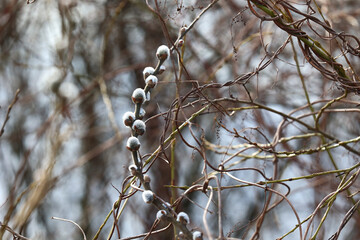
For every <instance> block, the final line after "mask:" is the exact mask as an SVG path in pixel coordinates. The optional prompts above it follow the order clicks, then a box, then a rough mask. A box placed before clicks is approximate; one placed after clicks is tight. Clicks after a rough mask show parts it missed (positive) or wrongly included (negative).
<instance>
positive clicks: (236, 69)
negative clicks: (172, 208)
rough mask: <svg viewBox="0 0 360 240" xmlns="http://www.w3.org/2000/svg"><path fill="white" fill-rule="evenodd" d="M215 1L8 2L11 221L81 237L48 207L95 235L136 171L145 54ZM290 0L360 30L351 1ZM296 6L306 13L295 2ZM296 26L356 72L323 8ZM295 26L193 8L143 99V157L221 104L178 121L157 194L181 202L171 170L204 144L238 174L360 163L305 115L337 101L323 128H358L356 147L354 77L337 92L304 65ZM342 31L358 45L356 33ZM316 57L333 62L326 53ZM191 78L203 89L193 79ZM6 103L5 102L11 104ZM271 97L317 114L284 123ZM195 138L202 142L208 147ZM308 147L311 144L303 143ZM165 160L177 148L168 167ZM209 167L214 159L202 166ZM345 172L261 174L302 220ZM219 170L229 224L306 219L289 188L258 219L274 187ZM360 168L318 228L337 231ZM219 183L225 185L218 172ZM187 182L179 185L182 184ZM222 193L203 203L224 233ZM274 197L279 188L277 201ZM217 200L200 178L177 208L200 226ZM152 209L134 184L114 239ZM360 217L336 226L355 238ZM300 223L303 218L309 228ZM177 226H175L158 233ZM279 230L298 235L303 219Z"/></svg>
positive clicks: (5, 214) (4, 84)
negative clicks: (178, 43) (132, 141)
mask: <svg viewBox="0 0 360 240" xmlns="http://www.w3.org/2000/svg"><path fill="white" fill-rule="evenodd" d="M210 2H211V1H209V0H206V1H196V0H187V1H181V0H178V1H159V0H158V1H148V4H149V5H150V6H151V8H153V10H154V11H155V12H157V13H158V14H159V16H160V17H161V18H160V17H159V16H158V15H157V14H155V13H154V12H153V11H152V10H151V9H150V8H149V6H148V5H147V2H146V1H129V0H122V1H121V0H59V1H49V0H37V1H33V2H31V1H30V2H28V3H27V2H25V1H24V0H23V1H19V0H2V1H1V2H0V107H1V108H0V127H2V126H3V129H4V132H3V134H2V135H1V137H0V221H1V222H2V224H4V225H7V226H9V227H10V228H11V229H13V230H14V231H15V232H17V233H20V234H21V235H23V236H26V237H28V238H31V239H82V236H81V232H80V231H79V230H78V229H77V228H76V227H75V226H74V225H72V224H71V223H67V222H62V221H57V220H54V219H51V217H60V218H65V219H70V220H73V221H74V222H76V223H78V224H79V225H80V226H81V227H82V229H83V230H84V232H85V234H86V236H87V238H88V239H93V237H94V236H95V234H96V232H97V231H98V230H99V228H100V226H101V224H102V223H103V222H104V220H105V218H106V216H107V214H108V213H109V211H110V210H111V209H112V207H113V204H114V203H115V202H116V201H117V200H118V198H119V191H122V187H123V186H122V184H123V181H124V179H125V178H126V177H127V176H129V172H128V166H129V165H130V164H131V154H130V153H129V151H128V150H126V148H125V143H126V140H127V138H128V137H129V136H130V131H129V129H127V128H126V127H124V125H123V124H122V115H123V114H124V113H125V112H126V111H132V110H133V108H134V106H133V103H132V102H131V99H130V96H131V94H132V91H133V90H134V89H135V88H139V87H140V88H143V87H144V86H145V83H144V80H143V76H142V71H143V69H144V68H145V67H147V66H152V67H155V65H156V63H157V60H156V56H155V53H156V49H157V48H158V46H160V45H163V44H165V45H167V46H169V47H171V46H172V44H173V42H174V41H175V40H176V39H177V36H178V32H179V30H180V28H181V27H183V26H189V24H190V23H191V22H192V21H193V20H194V19H195V18H196V17H197V16H198V15H199V14H200V13H201V11H202V10H204V9H205V8H206V7H207V6H208V5H209V4H210ZM255 2H256V1H255ZM270 2H272V1H270ZM306 2H308V5H306ZM292 4H294V5H293V6H295V7H296V8H297V9H298V10H299V11H302V12H304V13H308V14H311V15H312V16H314V17H316V18H318V19H321V21H322V22H326V21H327V23H329V24H330V26H331V28H332V29H333V30H334V31H336V32H338V33H340V32H344V33H348V34H354V35H355V36H356V35H358V33H359V15H360V11H359V9H360V2H358V1H350V0H347V1H340V0H334V1H324V0H317V1H300V0H299V1H292ZM309 6H311V7H312V8H310V7H309ZM281 10H282V8H281V7H279V11H281ZM256 11H257V12H258V13H259V14H261V15H264V12H261V11H260V10H259V9H257V8H256ZM293 17H294V18H296V19H301V18H302V17H303V16H301V15H300V14H295V13H293ZM323 17H324V19H326V20H323ZM303 23H304V22H303ZM302 29H303V31H305V32H306V33H307V34H308V35H309V36H310V37H312V38H314V39H316V40H317V41H319V44H321V46H322V47H323V48H324V49H326V51H328V52H329V53H330V54H331V55H332V56H333V57H334V58H335V59H336V61H338V62H339V63H341V64H344V68H345V70H346V71H347V72H348V73H350V72H351V73H350V74H349V76H351V77H352V80H354V81H355V82H356V81H358V79H357V74H356V72H358V71H359V66H360V65H359V56H358V55H354V54H351V52H350V51H348V50H349V49H348V46H347V45H346V44H345V43H344V42H343V41H341V40H339V39H337V38H333V37H332V36H330V34H329V32H328V31H325V29H324V27H323V26H321V25H319V24H315V23H314V22H311V24H308V25H307V24H306V22H305V23H304V25H303V26H302ZM319 35H320V36H325V37H328V38H327V39H323V38H321V37H319ZM288 37H289V35H288V34H287V33H286V32H285V31H284V30H282V29H280V28H279V27H277V26H276V25H275V24H274V22H272V21H263V22H261V20H260V19H259V18H258V17H257V16H255V15H254V13H253V12H252V11H251V9H249V7H248V3H247V1H243V0H227V1H223V0H220V1H218V2H217V3H216V4H215V5H213V6H212V7H211V8H210V9H209V10H208V11H207V12H205V13H204V14H203V15H202V16H201V17H200V19H199V21H198V22H197V23H196V24H195V25H194V27H193V28H192V29H191V30H190V31H189V32H188V33H187V35H186V37H185V44H184V47H183V48H181V49H180V48H179V51H173V52H172V55H171V58H170V59H169V60H168V61H167V62H166V63H165V66H166V68H167V70H166V71H165V73H163V74H162V75H160V76H159V80H160V83H159V84H158V86H157V88H156V89H154V91H152V92H151V101H150V102H147V103H146V105H145V106H144V109H145V111H146V117H145V119H146V120H147V132H146V133H145V135H144V136H142V137H141V138H140V140H141V143H142V147H141V154H142V155H143V157H144V158H145V159H146V156H148V155H149V154H151V153H152V152H154V151H155V150H156V148H158V146H159V145H160V144H161V143H162V142H163V141H164V139H165V138H166V137H167V136H169V133H170V132H171V128H172V127H174V126H176V124H175V125H174V123H177V124H178V125H180V124H181V123H183V122H184V121H185V120H186V119H188V118H189V117H190V116H191V115H192V114H193V113H195V112H196V111H197V110H199V109H200V108H201V107H202V106H204V105H205V104H207V103H209V102H210V100H212V101H214V102H215V101H217V102H216V104H214V106H213V107H211V108H209V109H207V110H206V111H205V112H203V113H202V114H201V115H200V116H198V117H196V118H195V119H194V120H193V121H192V124H191V128H190V129H191V130H192V131H189V128H187V129H184V131H183V132H182V136H181V137H180V136H178V137H177V138H176V145H174V148H175V156H171V152H170V148H166V149H164V150H163V152H162V153H161V154H160V155H159V157H158V158H157V159H156V161H155V163H154V164H153V165H151V167H150V168H149V171H148V174H149V175H150V176H151V179H152V182H151V183H152V188H153V191H154V192H155V193H156V194H157V195H158V196H160V197H161V198H163V199H164V200H165V201H168V202H172V201H173V199H172V196H173V197H174V195H172V194H174V193H172V190H171V189H173V188H171V187H169V185H171V172H172V170H173V171H174V174H175V179H173V180H174V182H173V183H174V184H175V185H178V186H191V185H193V184H195V183H198V184H202V183H203V181H204V178H203V177H204V171H203V168H204V163H205V162H204V155H206V160H207V161H208V162H209V164H211V165H212V166H215V167H219V166H220V165H223V166H226V167H227V168H229V169H231V168H234V169H238V170H237V171H235V172H234V173H233V176H236V177H237V178H240V179H243V180H245V181H248V182H254V183H256V182H259V181H265V180H269V179H270V178H272V177H273V176H274V175H273V173H274V169H276V171H277V173H276V176H277V178H278V179H286V178H291V177H301V176H306V175H311V174H313V173H316V172H324V171H332V170H336V169H345V168H349V167H351V166H353V165H355V164H357V163H358V162H359V155H357V153H356V152H351V151H349V150H348V149H345V148H343V147H342V146H334V147H333V148H331V149H330V150H325V149H317V147H319V146H322V145H324V144H327V143H328V144H330V145H331V144H332V143H334V141H333V140H331V139H327V138H326V139H325V140H324V139H323V135H322V134H321V133H319V132H317V131H314V129H315V127H314V126H315V123H314V118H313V116H315V115H313V114H312V112H314V111H315V112H316V111H319V110H320V109H321V108H322V107H324V106H325V105H326V104H327V103H329V102H332V101H333V102H334V104H331V106H329V107H328V109H329V111H328V112H326V111H325V112H324V113H323V115H322V116H321V118H320V119H319V125H318V126H320V129H321V130H322V132H325V133H327V134H329V135H331V136H335V137H336V139H337V140H340V141H349V140H351V139H355V140H353V141H352V142H351V143H349V144H348V146H350V147H351V148H353V149H356V150H358V149H359V145H358V139H356V138H357V137H358V136H359V109H358V106H359V104H360V101H359V97H358V95H357V94H355V93H352V92H351V91H349V92H348V94H347V95H346V96H344V97H341V96H342V95H343V94H344V91H343V88H342V87H341V85H340V84H338V83H337V82H336V79H329V78H328V77H326V76H324V75H322V74H321V73H320V72H319V70H318V69H316V68H314V67H313V66H312V65H311V64H309V63H308V61H307V60H306V58H305V57H304V54H303V51H302V50H301V48H300V47H299V43H298V40H297V39H295V38H292V42H290V40H289V39H288ZM347 40H348V42H347V43H348V44H352V45H354V46H356V41H355V40H354V39H347ZM349 52H350V53H349ZM179 56H181V59H182V64H179ZM296 61H297V62H298V63H297V64H296ZM319 62H320V64H323V65H326V64H324V62H323V61H321V59H320V60H319ZM326 68H327V69H329V67H328V66H327V67H326ZM244 76H245V77H244ZM239 79H241V80H240V81H238V82H237V80H239ZM228 82H231V84H228V85H227V84H226V83H228ZM195 83H197V84H198V85H199V86H205V87H203V88H201V90H196V87H195V86H196V84H195ZM243 83H246V84H245V85H244V84H243ZM212 84H213V85H212ZM214 84H218V85H214ZM222 84H225V85H222ZM215 86H217V87H215ZM18 89H19V90H20V92H18V93H17V90H18ZM195 90H196V91H195ZM198 91H199V92H198ZM200 92H201V94H200ZM188 93H191V94H190V95H189V94H188ZM179 97H180V98H181V99H182V102H181V104H182V106H180V107H179V109H181V110H180V111H179V112H178V114H176V112H175V109H177V108H178V105H176V102H174V100H175V99H177V98H179ZM339 97H341V99H340V98H339ZM336 98H339V99H338V100H334V99H336ZM226 99H230V100H229V101H227V100H226ZM242 101H243V102H242ZM244 102H247V103H244ZM249 102H250V103H249ZM251 102H255V103H256V104H259V105H261V106H259V105H256V104H251ZM309 102H311V103H312V104H311V107H309V104H308V103H309ZM186 104H190V105H188V106H187V105H186ZM9 106H12V109H11V111H10V113H9V114H8V107H9ZM242 107H248V108H244V109H239V108H242ZM266 107H267V108H269V109H272V110H276V111H278V112H281V113H284V114H289V113H290V112H293V113H292V114H294V116H295V117H296V118H298V119H300V120H301V121H303V122H304V123H306V124H308V125H310V126H313V127H314V128H312V129H309V128H307V127H306V126H304V125H302V124H299V123H296V122H293V121H285V123H284V124H285V126H283V125H281V124H282V123H281V122H282V121H283V120H284V119H286V117H284V116H281V115H280V114H278V113H275V112H274V111H272V110H269V109H267V108H266ZM225 109H226V110H225ZM336 109H337V110H336ZM8 116H10V118H9V119H8V120H7V117H8ZM292 116H293V115H292ZM6 120H7V121H6ZM279 129H280V130H279ZM278 131H280V133H279V132H278ZM300 135H306V137H304V136H302V137H298V138H294V140H289V139H288V140H286V139H282V141H281V142H280V143H277V145H276V151H277V152H278V153H279V154H278V155H277V157H274V153H273V152H271V151H266V149H267V148H266V145H267V144H269V143H271V142H273V141H274V139H277V138H291V137H292V136H300ZM185 140H186V142H184V141H185ZM196 140H198V141H196ZM199 141H201V144H199ZM255 143H256V144H255ZM261 144H262V145H261ZM166 146H167V145H166ZM191 146H197V147H198V149H199V148H200V149H201V151H202V153H203V155H201V154H199V152H198V151H197V150H196V148H195V147H191ZM262 146H263V147H262ZM264 146H265V147H264ZM304 149H305V150H306V149H313V150H314V149H315V150H314V151H308V152H306V151H304V152H301V151H302V150H304ZM258 151H259V152H258ZM296 151H298V152H296ZM281 153H283V154H282V155H281ZM290 153H293V154H292V155H291V154H290ZM166 160H168V161H175V163H174V168H171V167H170V165H169V164H168V163H167V161H166ZM275 162H276V163H275ZM254 169H256V170H258V171H260V172H261V173H263V174H264V175H265V176H266V177H267V178H268V179H265V177H264V175H262V174H259V172H258V171H256V170H254ZM355 170H358V167H357V168H355ZM355 170H354V171H355ZM207 172H208V173H211V172H213V170H212V169H211V168H209V167H207ZM339 173H340V172H338V173H335V174H324V175H322V176H319V177H314V178H309V179H307V178H303V179H300V180H298V181H291V182H290V181H286V182H285V183H286V186H285V185H276V186H274V185H271V184H269V185H267V186H268V187H273V188H274V189H276V190H277V191H279V192H282V194H288V199H289V200H290V201H291V203H292V205H293V206H294V208H295V209H296V212H297V214H298V216H299V218H300V220H301V221H303V220H305V219H306V218H307V217H309V216H311V214H312V213H313V212H314V211H315V209H316V207H317V205H318V204H319V203H320V202H321V201H322V200H323V199H324V198H325V197H326V196H327V195H328V194H330V193H331V192H334V191H336V189H338V187H339V184H340V183H341V181H342V175H341V174H339ZM353 173H354V172H352V173H351V174H353ZM351 174H350V175H351ZM214 175H215V174H214ZM350 175H349V176H350ZM349 176H348V175H346V176H345V179H346V177H349ZM217 177H218V178H219V179H220V181H221V184H222V186H233V188H231V189H224V190H222V191H221V193H222V199H221V200H222V208H221V209H222V217H223V219H222V221H223V222H222V227H223V231H224V235H225V236H227V237H233V238H243V239H251V238H252V239H276V238H279V237H281V236H283V235H284V234H286V233H288V232H289V231H290V230H291V229H293V228H294V227H295V225H296V224H297V223H298V220H297V218H296V216H295V215H294V211H293V210H292V209H291V208H290V206H289V204H288V203H287V202H286V201H283V202H281V203H279V204H276V205H275V208H274V209H272V210H271V211H269V212H268V213H267V215H266V216H265V218H264V223H262V222H261V221H259V216H261V214H262V211H263V210H264V204H265V203H266V201H267V199H271V198H268V197H269V192H268V191H264V189H262V188H258V187H254V186H248V187H235V186H236V185H238V184H240V183H239V182H237V181H236V180H234V179H231V178H230V177H229V176H227V175H226V174H217ZM354 178H355V180H354V181H353V182H352V186H351V187H349V188H348V191H343V192H342V193H341V194H339V195H337V199H336V201H335V202H334V203H333V205H332V206H331V211H330V212H329V213H328V216H327V219H326V221H325V223H324V224H323V226H322V228H321V229H320V232H319V235H318V237H317V238H316V239H329V238H330V237H331V236H332V235H333V234H334V233H335V232H336V231H337V230H338V228H339V226H340V224H341V222H342V221H343V219H344V217H345V215H346V212H348V211H349V210H350V209H351V207H352V206H353V205H354V203H355V202H356V201H358V199H359V198H358V196H357V194H356V193H357V191H358V190H359V185H360V183H359V181H356V179H357V175H354ZM210 185H211V186H213V187H217V185H216V182H211V184H210ZM264 186H265V185H264ZM183 192H184V190H183V189H175V194H176V196H180V194H182V193H183ZM351 194H353V195H352V196H351V197H349V196H350V195H351ZM214 195H217V193H216V192H214ZM214 198H215V200H213V201H212V204H211V206H210V209H209V212H208V213H207V214H208V224H209V226H210V229H211V232H212V234H213V236H214V237H215V236H218V235H219V230H218V214H217V211H218V201H217V200H218V197H217V196H214ZM279 199H280V198H279V196H274V195H273V196H272V199H271V204H274V203H276V202H277V201H279ZM208 200H209V194H204V193H203V192H201V191H197V192H194V193H191V194H189V195H188V196H187V198H185V199H184V200H183V201H182V202H181V204H180V205H179V206H178V208H177V209H178V210H179V211H180V210H181V211H186V212H187V213H188V214H189V216H190V218H191V225H190V229H197V230H200V231H202V232H205V228H204V222H203V219H202V215H203V213H204V207H205V205H206V203H207V201H208ZM325 212H326V208H323V209H321V210H320V211H319V212H318V213H317V214H315V215H314V221H313V222H312V223H311V224H310V225H309V233H308V235H307V237H308V238H309V237H310V236H311V235H312V234H314V232H315V230H316V228H317V226H318V225H319V223H320V221H321V218H322V217H323V216H324V214H325ZM155 215H156V209H155V208H154V207H153V206H149V205H145V204H144V203H143V201H142V199H141V194H140V193H136V194H135V195H134V196H132V197H131V201H129V202H128V203H127V205H126V207H125V208H124V212H123V213H122V215H121V217H120V219H119V222H118V226H119V230H120V236H119V235H118V233H117V232H116V233H115V234H113V235H112V237H111V239H118V238H125V237H131V236H135V235H137V234H141V233H146V232H147V231H149V229H150V228H151V226H152V224H153V222H154V220H155ZM359 217H360V215H359V212H355V213H354V214H353V215H351V219H350V220H349V222H348V223H347V224H346V226H345V228H344V230H343V232H342V234H341V236H340V237H339V239H359V238H360V230H359V229H360V228H359V223H360V218H359ZM113 223H114V218H113V217H112V216H111V217H110V219H109V220H108V222H107V224H106V225H105V227H104V229H103V230H102V232H101V233H100V235H99V238H98V239H110V237H108V236H109V232H110V229H111V227H112V225H113ZM257 224H260V226H261V231H259V233H260V235H259V236H253V234H254V233H255V232H256V227H257ZM307 224H308V222H306V223H304V224H303V229H302V231H303V234H304V233H305V229H306V227H307ZM164 226H165V225H164ZM4 230H5V229H4V228H1V231H0V239H10V238H11V233H9V232H8V231H7V232H6V233H5V232H4ZM173 236H174V233H173V229H172V228H170V229H168V230H166V231H164V232H162V233H160V234H157V235H154V236H152V237H150V239H172V238H173ZM285 239H300V235H299V230H296V231H294V233H291V234H290V235H289V237H287V238H285Z"/></svg>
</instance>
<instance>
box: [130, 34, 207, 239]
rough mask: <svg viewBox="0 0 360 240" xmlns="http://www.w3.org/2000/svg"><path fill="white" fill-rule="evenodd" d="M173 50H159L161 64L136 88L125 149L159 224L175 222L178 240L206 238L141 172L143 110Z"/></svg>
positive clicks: (150, 70)
mask: <svg viewBox="0 0 360 240" xmlns="http://www.w3.org/2000/svg"><path fill="white" fill-rule="evenodd" d="M177 43H178V44H179V43H180V44H182V43H183V40H182V39H181V37H179V39H178V40H177ZM169 56H170V49H169V48H168V47H167V46H165V45H162V46H160V47H159V48H158V49H157V51H156V57H157V59H158V63H157V65H156V67H155V69H154V68H153V67H146V68H145V69H144V71H143V77H144V80H145V84H146V85H145V88H144V89H142V88H137V89H135V90H134V92H133V94H132V96H131V99H132V101H133V103H134V104H135V111H134V112H126V113H125V114H124V116H123V122H124V125H125V126H126V127H128V128H130V129H131V137H129V139H128V140H127V144H126V147H127V149H129V150H130V151H131V154H132V160H133V164H131V165H130V166H129V171H130V173H131V174H132V175H133V176H134V177H136V178H138V179H139V181H140V182H141V184H142V186H143V188H144V189H138V190H140V191H142V198H143V200H144V202H145V203H147V204H153V205H154V206H155V207H156V208H157V209H158V210H159V211H158V212H157V214H156V219H157V220H158V221H165V222H167V223H172V224H173V225H174V226H175V227H176V229H177V230H178V239H193V240H201V239H203V237H202V233H201V232H200V231H190V230H189V229H188V227H187V225H188V224H189V223H190V219H189V216H188V215H187V214H186V213H185V212H180V213H176V212H175V211H174V210H173V209H172V207H171V205H170V204H169V203H167V202H165V201H164V200H162V199H161V198H159V197H158V196H156V195H155V194H154V193H153V191H151V186H150V177H149V176H147V175H144V174H143V172H142V169H143V162H142V160H141V156H140V154H139V149H140V145H141V144H140V140H139V136H142V135H143V134H144V133H145V131H146V125H145V122H144V121H143V118H144V116H145V110H144V109H143V108H142V106H143V104H144V103H145V102H146V101H150V91H151V90H152V89H153V88H155V87H156V85H157V83H158V78H157V75H159V74H161V73H163V72H164V71H165V69H166V68H165V67H164V66H163V63H164V62H165V61H166V60H167V59H168V58H169Z"/></svg>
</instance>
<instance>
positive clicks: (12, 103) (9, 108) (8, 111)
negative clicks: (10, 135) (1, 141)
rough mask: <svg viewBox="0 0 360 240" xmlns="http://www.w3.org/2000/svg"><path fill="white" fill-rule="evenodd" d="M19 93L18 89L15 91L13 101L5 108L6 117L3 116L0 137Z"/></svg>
mask: <svg viewBox="0 0 360 240" xmlns="http://www.w3.org/2000/svg"><path fill="white" fill-rule="evenodd" d="M19 93H20V89H18V90H16V93H15V97H14V99H13V101H12V102H11V103H10V105H9V106H8V108H7V112H6V115H5V120H4V122H3V124H2V126H1V129H0V137H1V136H2V135H3V134H4V131H5V125H6V123H7V121H9V119H10V112H11V109H12V108H13V106H14V104H15V103H16V102H17V100H18V96H19Z"/></svg>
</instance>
